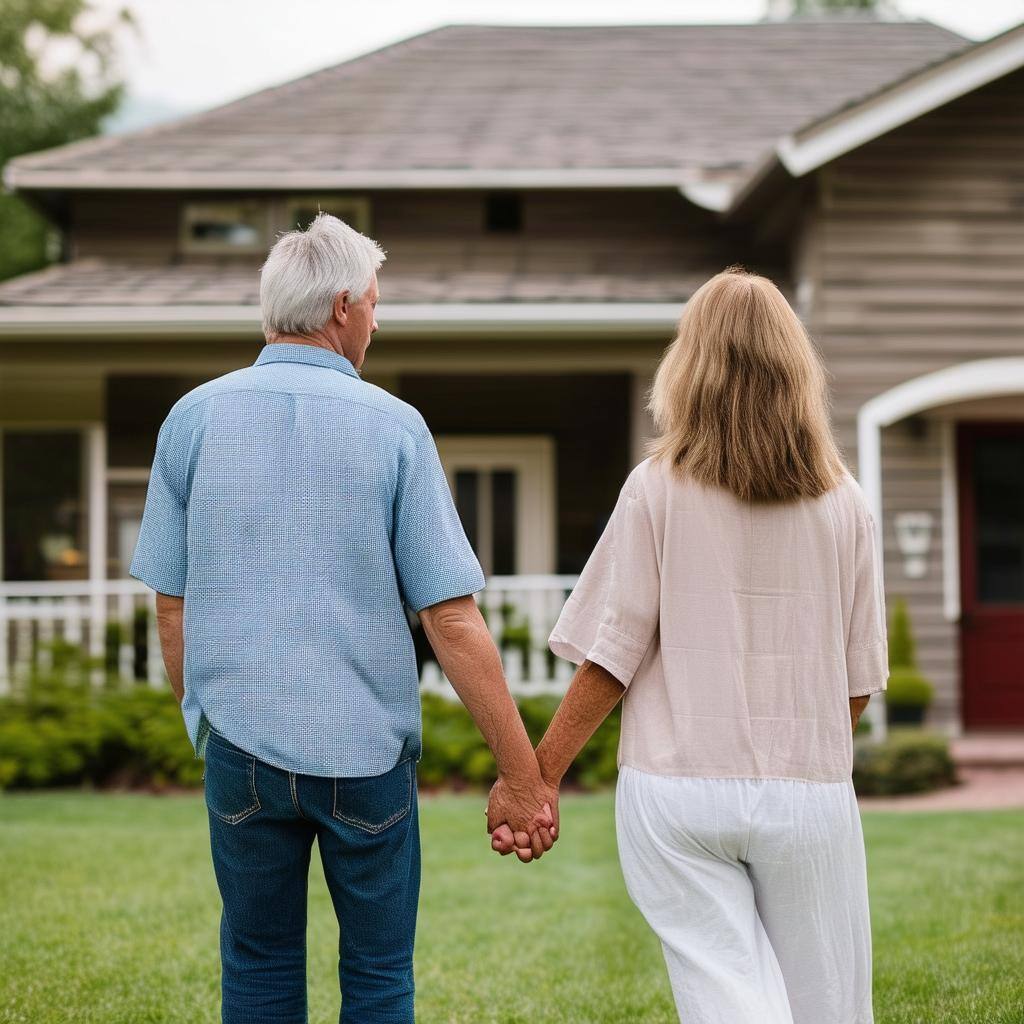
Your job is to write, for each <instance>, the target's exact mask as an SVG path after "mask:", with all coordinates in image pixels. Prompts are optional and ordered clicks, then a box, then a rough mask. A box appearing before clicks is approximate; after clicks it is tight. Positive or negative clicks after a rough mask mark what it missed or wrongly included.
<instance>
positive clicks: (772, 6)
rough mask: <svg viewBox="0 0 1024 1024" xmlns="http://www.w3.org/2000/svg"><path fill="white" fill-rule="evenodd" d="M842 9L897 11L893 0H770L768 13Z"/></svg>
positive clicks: (887, 12)
mask: <svg viewBox="0 0 1024 1024" xmlns="http://www.w3.org/2000/svg"><path fill="white" fill-rule="evenodd" d="M842 11H873V12H875V13H876V14H894V13H895V9H894V7H893V3H892V2H891V0H768V13H769V15H770V16H773V17H786V16H792V17H797V16H800V15H807V14H832V13H839V12H842Z"/></svg>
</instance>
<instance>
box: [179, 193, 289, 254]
mask: <svg viewBox="0 0 1024 1024" xmlns="http://www.w3.org/2000/svg"><path fill="white" fill-rule="evenodd" d="M211 209H213V210H225V211H229V210H234V211H247V210H252V211H254V212H255V213H256V214H257V217H256V218H255V220H256V225H255V226H256V227H257V230H258V232H259V237H258V238H257V239H256V241H254V242H253V243H252V244H251V245H231V244H229V243H225V242H218V241H212V242H211V241H199V240H198V239H196V238H194V237H193V235H192V227H193V225H194V224H195V222H196V220H197V219H198V216H197V215H198V212H199V211H200V210H211ZM270 211H271V208H270V204H269V203H268V202H266V200H259V199H187V200H186V201H185V202H184V203H183V204H182V211H181V248H182V251H183V252H186V253H189V254H202V255H215V256H230V255H240V256H241V255H252V254H254V253H265V252H266V251H267V249H268V248H269V243H270V226H271V212H270ZM238 221H239V222H240V223H241V222H244V221H245V218H244V217H239V218H238Z"/></svg>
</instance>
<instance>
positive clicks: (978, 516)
mask: <svg viewBox="0 0 1024 1024" xmlns="http://www.w3.org/2000/svg"><path fill="white" fill-rule="evenodd" d="M957 434H958V437H957V440H958V445H957V447H958V461H959V478H960V587H961V608H962V613H963V617H962V620H961V638H962V646H961V653H962V660H961V664H962V672H963V716H964V726H965V727H966V728H987V729H992V728H1014V727H1018V728H1019V727H1024V422H1021V423H964V424H961V425H960V426H959V428H958V431H957Z"/></svg>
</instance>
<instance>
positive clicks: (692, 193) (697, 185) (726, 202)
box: [679, 181, 736, 213]
mask: <svg viewBox="0 0 1024 1024" xmlns="http://www.w3.org/2000/svg"><path fill="white" fill-rule="evenodd" d="M679 191H680V192H681V193H682V194H683V196H685V197H686V198H687V199H688V200H689V201H690V202H691V203H693V205H694V206H699V207H701V208H702V209H704V210H710V211H711V212H712V213H725V212H726V211H727V210H728V209H729V208H730V207H731V206H732V204H733V195H734V194H735V191H736V189H735V186H733V185H731V184H729V182H726V181H694V182H691V183H690V184H688V185H680V186H679Z"/></svg>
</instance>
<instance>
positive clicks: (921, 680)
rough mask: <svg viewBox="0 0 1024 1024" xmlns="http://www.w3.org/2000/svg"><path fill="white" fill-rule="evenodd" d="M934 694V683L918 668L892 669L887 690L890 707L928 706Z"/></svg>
mask: <svg viewBox="0 0 1024 1024" xmlns="http://www.w3.org/2000/svg"><path fill="white" fill-rule="evenodd" d="M934 695H935V691H934V688H933V687H932V684H931V683H929V682H928V680H927V679H925V677H924V676H923V675H921V673H920V672H918V671H917V669H916V668H906V667H902V668H894V669H891V670H890V672H889V682H888V683H887V684H886V690H885V701H886V703H887V704H888V705H889V706H890V707H901V708H926V707H928V705H929V704H931V702H932V697H933V696H934Z"/></svg>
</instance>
